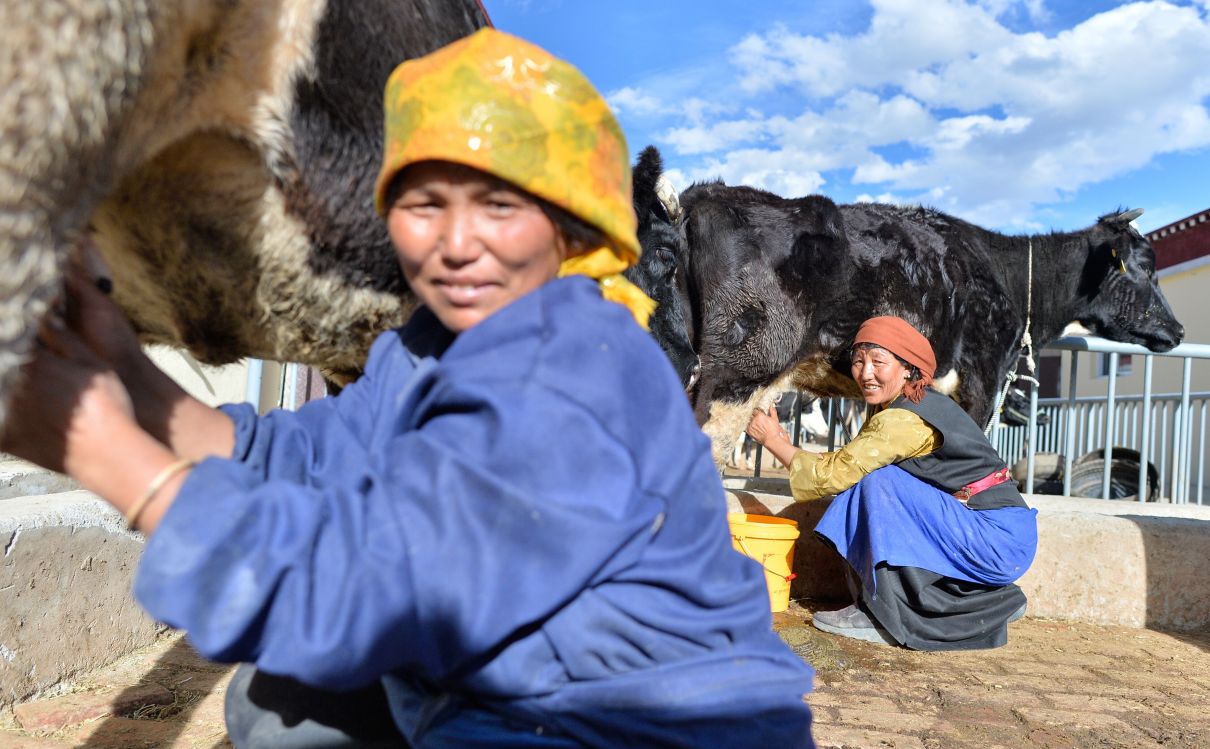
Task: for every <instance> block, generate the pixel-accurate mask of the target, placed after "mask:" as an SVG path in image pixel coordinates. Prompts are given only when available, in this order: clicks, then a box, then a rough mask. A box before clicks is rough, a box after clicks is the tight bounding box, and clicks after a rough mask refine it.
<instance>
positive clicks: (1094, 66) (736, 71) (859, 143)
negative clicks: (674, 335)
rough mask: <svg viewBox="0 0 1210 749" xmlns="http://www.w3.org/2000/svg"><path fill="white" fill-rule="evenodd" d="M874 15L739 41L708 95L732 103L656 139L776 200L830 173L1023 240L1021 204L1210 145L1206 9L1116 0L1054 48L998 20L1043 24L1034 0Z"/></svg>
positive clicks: (695, 170) (886, 10)
mask: <svg viewBox="0 0 1210 749" xmlns="http://www.w3.org/2000/svg"><path fill="white" fill-rule="evenodd" d="M871 5H872V6H873V16H872V18H871V20H870V23H869V25H868V27H867V28H866V29H865V30H863V31H862V32H860V33H858V34H856V35H851V36H842V35H838V34H831V35H827V36H811V35H808V34H802V33H797V32H795V31H793V30H791V29H789V28H786V27H784V26H782V27H776V28H773V29H771V30H769V31H768V32H767V33H764V34H752V35H749V36H746V37H744V38H743V39H741V40H740V41H739V42H738V43H737V44H736V45H735V46H734V47H733V48H732V49H731V50H730V52H729V59H730V61H731V63H732V65H733V66H734V68H733V75H734V76H735V79H734V80H731V81H720V82H719V88H720V90H727V91H731V92H734V91H736V90H737V88H738V90H739V91H740V92H741V93H742V95H741V96H739V97H732V99H731V100H730V101H726V102H720V103H718V104H716V105H715V106H714V107H713V108H712V107H710V106H707V104H706V102H705V101H703V100H700V99H699V100H695V101H694V103H693V105H692V107H686V106H685V105H684V104H683V103H682V104H679V105H671V106H670V108H673V107H679V108H680V110H681V111H682V113H683V114H684V115H685V116H684V117H682V119H681V120H680V121H679V122H678V123H677V124H676V125H675V126H673V127H669V128H667V129H666V130H665V131H664V135H663V137H662V139H660V142H661V143H662V144H663V145H665V146H670V147H671V148H672V149H673V150H674V151H675V152H676V153H677V154H679V155H680V156H682V157H689V158H690V162H686V163H691V165H689V166H686V164H685V163H682V164H681V166H682V169H683V171H684V174H685V175H686V176H689V177H691V178H693V179H701V178H708V177H722V178H724V179H725V180H727V181H728V182H747V183H748V184H754V185H757V186H761V187H765V188H766V189H770V190H773V191H775V192H779V193H781V194H783V195H787V196H790V195H802V194H806V192H809V191H810V190H807V189H804V188H808V187H809V188H811V189H819V188H820V187H822V186H823V185H824V184H826V181H827V177H828V174H829V173H830V172H833V171H836V172H837V173H838V174H844V175H851V182H852V183H856V184H868V185H874V186H876V187H875V189H873V190H871V191H870V193H871V194H873V193H881V194H882V195H895V196H900V197H901V198H902V199H903V200H905V201H908V202H913V201H919V202H926V203H929V204H932V205H936V206H937V207H939V208H943V209H945V210H949V211H952V212H955V213H958V214H959V215H962V216H963V217H964V218H968V219H970V220H974V221H980V222H985V223H987V224H991V225H997V226H1012V225H1019V226H1022V227H1026V226H1028V225H1029V222H1028V221H1026V220H1025V219H1023V218H1022V217H1023V216H1026V215H1027V214H1030V213H1031V211H1032V209H1033V207H1034V206H1037V205H1040V204H1045V203H1052V202H1057V201H1062V200H1065V199H1068V198H1070V197H1071V196H1072V195H1073V194H1074V193H1075V192H1077V191H1079V190H1080V189H1081V188H1083V187H1086V186H1088V185H1090V184H1092V183H1096V182H1099V181H1103V180H1107V179H1110V178H1112V177H1116V176H1119V175H1122V174H1125V173H1128V172H1130V171H1132V170H1136V169H1139V168H1140V167H1143V166H1145V165H1146V164H1148V163H1150V162H1151V161H1152V160H1153V159H1154V158H1155V157H1156V156H1157V155H1160V154H1165V153H1172V152H1179V151H1185V150H1191V149H1200V148H1205V147H1207V146H1210V112H1208V111H1207V106H1206V104H1207V100H1208V98H1210V68H1207V66H1206V64H1205V61H1206V60H1208V59H1210V0H1196V4H1194V5H1188V4H1186V5H1175V4H1172V3H1169V2H1164V1H1163V0H1148V1H1146V2H1134V3H1128V4H1122V5H1119V6H1117V7H1115V8H1113V9H1111V10H1108V11H1105V12H1103V13H1100V14H1098V15H1095V16H1093V17H1091V18H1088V19H1086V20H1085V21H1083V22H1081V23H1079V24H1077V25H1075V26H1074V27H1072V28H1069V29H1066V30H1063V31H1060V32H1058V33H1055V34H1053V35H1051V36H1047V35H1044V34H1042V33H1039V32H1015V31H1013V30H1010V29H1009V28H1008V27H1007V26H1006V25H1004V23H1002V20H1003V19H1005V18H1007V17H1009V16H1010V15H1011V16H1012V17H1013V18H1021V17H1026V18H1028V19H1031V20H1032V21H1034V22H1039V21H1042V20H1045V19H1047V18H1049V11H1048V10H1047V8H1046V6H1045V4H1044V3H1043V2H1041V0H872V1H871ZM1018 28H1019V26H1018ZM737 98H738V99H739V100H737ZM774 103H775V104H776V106H774V105H773V104H774ZM750 109H756V110H758V112H756V113H754V112H752V111H748V110H750ZM759 110H765V111H774V112H777V113H776V114H771V115H768V116H763V115H759ZM690 113H692V114H690ZM682 161H683V162H684V159H682Z"/></svg>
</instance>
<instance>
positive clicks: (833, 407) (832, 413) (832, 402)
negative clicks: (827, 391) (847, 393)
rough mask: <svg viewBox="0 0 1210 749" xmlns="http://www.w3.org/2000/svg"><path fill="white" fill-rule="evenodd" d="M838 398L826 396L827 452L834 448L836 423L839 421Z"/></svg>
mask: <svg viewBox="0 0 1210 749" xmlns="http://www.w3.org/2000/svg"><path fill="white" fill-rule="evenodd" d="M839 414H840V399H839V398H828V452H832V451H833V450H835V449H836V423H837V422H838V421H839V418H838V416H839Z"/></svg>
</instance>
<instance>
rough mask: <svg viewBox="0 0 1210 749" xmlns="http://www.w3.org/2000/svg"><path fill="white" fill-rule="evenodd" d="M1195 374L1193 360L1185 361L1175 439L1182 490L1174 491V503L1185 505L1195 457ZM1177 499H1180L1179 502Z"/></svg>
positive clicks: (1187, 499)
mask: <svg viewBox="0 0 1210 749" xmlns="http://www.w3.org/2000/svg"><path fill="white" fill-rule="evenodd" d="M1192 372H1193V360H1192V359H1188V358H1187V359H1185V366H1184V367H1183V368H1182V370H1181V417H1180V419H1179V420H1178V421H1177V432H1176V434H1175V435H1174V437H1173V439H1174V440H1176V439H1179V440H1180V446H1179V448H1176V447H1174V452H1173V459H1174V460H1176V461H1177V465H1178V466H1179V467H1180V468H1179V470H1178V471H1176V472H1175V473H1176V475H1177V477H1178V479H1179V480H1180V482H1181V483H1180V488H1179V489H1174V491H1173V496H1172V501H1173V502H1174V503H1176V502H1178V501H1179V502H1180V503H1181V504H1185V503H1187V502H1188V501H1189V461H1190V458H1192V457H1193V454H1192V453H1193V451H1192V449H1191V447H1190V443H1191V442H1192V436H1193V424H1192V421H1193V419H1192V418H1190V417H1191V414H1190V410H1189V379H1190V376H1191V375H1192ZM1177 497H1180V499H1179V500H1178V499H1177Z"/></svg>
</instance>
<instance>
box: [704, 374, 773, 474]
mask: <svg viewBox="0 0 1210 749" xmlns="http://www.w3.org/2000/svg"><path fill="white" fill-rule="evenodd" d="M792 388H793V385H792V384H791V382H790V376H789V375H785V376H783V377H781V378H780V379H779V380H777V381H776V382H774V383H773V384H772V385H769V386H767V387H764V388H761V389H760V390H757V391H756V392H754V393H753V394H752V395H751V396H750V397H749V398H748V400H746V401H744V402H743V403H727V402H725V401H715V402H714V403H711V404H710V418H709V419H707V420H706V423H705V424H703V425H702V431H703V432H705V433H706V436H707V437H709V438H710V443H711V446H712V453H713V455H714V465H715V466H717V467H718V469H719V471H720V472H721V471H722V468H723V466H724V465H726V464H727V459H728V457H729V456H730V455H731V452H732V450H734V449H735V444H736V442H738V441H739V438H740V435H742V434H743V433H744V430H746V429H747V428H748V422H750V421H752V414H753V412H755V411H758V410H759V411H765V410H768V408H769V407H770V406H772V405H773V404H774V403H776V402H777V396H778V394H779V393H781V392H782V391H783V390H790V389H792Z"/></svg>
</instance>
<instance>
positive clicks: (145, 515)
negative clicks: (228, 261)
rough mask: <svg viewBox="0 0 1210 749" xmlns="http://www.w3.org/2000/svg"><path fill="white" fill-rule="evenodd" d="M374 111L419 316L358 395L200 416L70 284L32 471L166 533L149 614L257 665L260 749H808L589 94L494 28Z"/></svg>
mask: <svg viewBox="0 0 1210 749" xmlns="http://www.w3.org/2000/svg"><path fill="white" fill-rule="evenodd" d="M385 112H386V151H385V155H384V160H383V165H382V169H381V173H380V175H379V178H378V182H377V191H376V195H375V199H376V203H377V206H378V210H379V212H380V213H381V214H382V216H383V217H384V219H385V221H386V225H387V229H388V232H389V234H390V237H391V241H392V243H393V244H394V246H395V251H396V255H397V257H398V260H399V264H400V267H401V268H402V270H403V273H404V275H405V277H406V278H407V281H408V283H409V285H410V286H411V288H412V289H413V291H414V292H415V294H416V296H417V297H418V298H419V300H420V301H421V303H422V306H421V307H420V308H419V309H418V310H417V311H416V313H415V314H414V316H413V317H412V319H411V320H410V321H409V322H408V323H407V324H406V325H405V326H404V327H403V328H401V329H399V330H394V331H390V332H388V333H385V334H383V335H382V336H380V337H379V338H378V340H377V341H376V342H375V344H374V347H373V349H372V351H371V352H370V357H369V361H368V362H367V364H366V372H365V375H364V376H363V377H362V378H361V379H360V380H358V381H357V382H355V383H353V384H352V385H350V386H349V387H348V388H346V389H345V390H344V391H343V392H342V393H341V394H340V395H339V396H337V397H335V398H329V399H325V400H321V401H316V402H314V403H310V404H307V405H306V406H304V407H303V408H302V409H301V410H299V411H298V412H296V413H290V412H273V413H271V414H269V415H267V416H264V417H259V418H258V417H257V415H256V414H255V413H253V411H252V410H251V408H250V407H248V406H246V405H240V406H229V407H224V408H223V409H222V410H221V411H218V410H212V409H209V408H207V407H205V406H203V405H202V404H200V403H198V402H197V401H194V400H192V399H190V398H188V396H186V395H185V394H184V393H182V392H181V391H180V390H179V388H176V386H175V385H173V384H172V383H171V382H170V381H167V380H166V379H165V378H164V377H163V375H161V374H159V372H158V371H157V370H155V368H154V367H153V366H152V365H151V364H150V363H149V362H148V361H147V360H146V358H145V357H143V356H142V354H141V352H139V350H138V347H137V344H134V343H133V336H132V335H131V334H130V333H129V329H128V328H126V327H124V326H122V325H119V326H118V329H119V332H118V333H112V332H110V333H105V332H98V331H95V330H93V329H92V328H89V327H87V326H86V325H83V324H82V323H80V320H81V319H85V318H86V319H96V318H97V317H98V316H100V317H105V316H106V315H108V319H114V318H115V309H114V308H113V307H112V306H111V305H109V303H108V301H107V300H106V299H105V297H104V296H102V295H100V294H99V293H98V292H96V290H95V289H92V288H90V284H88V283H76V284H75V285H74V287H73V305H72V308H74V309H83V310H85V313H84V314H83V315H82V316H81V317H80V318H78V319H76V320H74V323H76V324H74V330H65V329H64V328H63V326H62V325H61V324H58V323H56V324H55V325H54V326H53V327H52V328H50V329H48V330H47V331H46V332H45V334H44V336H43V339H44V341H45V343H46V345H47V349H46V354H45V355H44V356H42V357H40V358H39V360H38V361H37V362H36V363H35V365H34V370H35V371H34V373H33V377H32V378H31V380H32V382H33V387H34V388H35V392H34V394H33V395H32V397H30V396H27V397H28V398H29V400H35V399H38V398H51V397H52V396H53V394H54V393H56V392H58V393H60V394H61V395H63V397H59V398H58V400H55V401H54V405H53V408H52V410H55V413H54V414H52V416H53V418H52V419H51V421H52V422H53V423H54V424H58V425H59V427H61V428H60V429H51V430H50V431H49V433H43V434H41V435H40V436H37V437H36V438H35V439H31V440H29V441H27V442H23V443H21V444H19V445H15V446H12V447H15V449H17V450H18V451H20V452H23V453H24V454H26V455H29V456H31V457H33V456H36V457H40V458H41V459H43V460H44V461H45V462H47V463H50V464H52V465H55V466H56V467H59V468H66V469H67V470H69V471H70V472H71V473H72V474H73V475H75V476H76V477H77V478H79V479H80V480H81V482H82V483H84V484H85V486H87V487H89V488H91V489H93V490H94V491H96V492H97V493H98V494H100V495H101V496H103V497H105V498H106V499H108V500H109V501H110V502H111V503H112V504H113V505H114V506H115V507H117V508H118V509H119V510H121V511H122V512H123V513H124V514H125V515H126V517H127V519H128V521H129V523H130V524H131V526H133V527H136V528H138V529H139V530H142V531H143V532H145V533H148V534H153V535H152V536H151V538H150V540H149V542H148V544H147V549H146V552H145V554H144V556H143V560H142V562H141V565H140V569H139V575H138V579H137V581H136V585H135V593H136V596H137V597H138V599H139V601H140V602H141V603H142V604H143V605H144V606H145V607H146V608H147V610H148V611H149V612H151V613H152V614H153V615H154V616H156V617H157V618H159V619H160V620H162V621H165V622H168V623H170V624H172V625H173V626H177V627H181V628H184V629H186V630H188V632H189V636H190V639H191V641H192V642H193V643H194V645H195V646H196V647H197V648H198V649H199V650H200V651H201V652H202V654H204V655H206V656H207V657H210V658H213V659H217V660H223V661H246V662H249V664H255V665H254V666H253V665H245V666H242V667H241V668H240V669H239V670H238V672H237V674H236V676H235V678H234V679H233V680H232V683H231V686H230V688H229V690H228V703H227V717H228V727H229V730H230V734H231V738H232V740H233V742H234V743H235V744H236V746H238V747H240V749H246V748H247V747H301V746H307V747H319V746H324V747H344V746H412V747H460V748H462V749H470V748H473V747H486V746H492V747H498V746H510V747H529V746H533V747H572V746H597V747H618V746H757V745H761V746H764V745H768V746H777V747H787V748H790V747H809V746H811V737H810V710H809V709H808V708H807V706H806V704H805V703H804V702H803V695H804V694H805V693H806V692H808V691H810V689H811V682H812V672H811V669H810V667H809V666H807V665H806V664H804V663H803V662H802V661H801V659H799V658H798V657H797V656H796V655H794V653H793V652H791V651H790V650H789V649H788V648H787V647H786V646H785V644H784V643H782V642H781V640H780V639H779V638H778V637H777V635H776V634H774V633H773V631H772V628H771V621H770V612H769V608H768V598H767V594H766V592H765V587H764V573H763V571H762V570H761V569H760V567H759V566H757V565H756V564H755V563H753V562H751V560H747V559H745V558H744V557H742V556H740V555H738V554H736V553H734V551H732V549H731V542H730V537H729V535H728V531H727V524H726V519H725V516H724V515H725V503H724V500H723V493H722V486H721V483H720V481H719V478H718V475H717V473H716V472H715V470H714V467H713V463H712V460H711V458H710V451H709V444H708V441H707V440H706V438H705V437H704V435H702V434H701V432H700V431H699V430H698V428H697V425H696V423H695V421H694V419H693V415H692V413H691V412H690V410H689V406H688V404H687V402H686V401H685V398H684V395H683V393H682V391H681V386H680V382H679V381H678V379H677V378H676V375H675V374H674V373H673V371H672V368H671V366H670V365H669V363H668V361H667V359H666V358H665V357H664V355H663V353H662V352H661V351H660V349H659V347H658V346H657V345H656V344H655V342H654V340H652V338H651V337H650V336H649V335H647V334H646V332H645V331H644V330H643V329H642V327H640V325H639V324H636V320H637V321H638V322H639V323H640V324H641V323H642V322H644V321H645V319H646V315H647V314H648V313H649V312H650V310H651V304H650V302H649V300H647V298H646V297H644V296H643V295H642V294H641V293H639V292H638V291H637V290H636V289H635V288H633V287H632V286H630V285H629V284H628V283H627V282H626V281H625V280H624V279H623V278H622V277H621V276H619V275H618V273H619V272H620V271H621V270H623V269H624V268H626V267H627V266H628V265H629V264H631V263H633V262H634V261H635V259H636V258H637V257H638V253H639V246H638V242H637V240H636V238H635V223H636V222H635V216H634V213H633V210H632V209H631V196H630V190H631V188H630V170H629V155H628V153H627V149H626V144H625V141H624V139H623V138H622V134H621V131H620V130H619V128H618V125H617V122H616V121H615V120H614V118H613V116H612V114H610V112H609V109H608V107H607V106H606V105H605V103H604V101H603V99H602V98H601V96H600V95H599V94H598V93H597V92H596V91H595V90H594V89H593V88H592V86H591V85H590V84H589V83H588V81H587V80H585V79H584V77H583V76H582V75H581V74H580V73H579V72H578V71H576V70H575V69H574V68H573V67H572V66H570V65H568V64H567V63H565V62H563V61H561V60H558V59H555V58H553V57H551V56H550V55H549V54H547V53H546V52H544V51H542V50H541V49H538V48H537V47H534V46H533V45H530V44H527V43H525V42H523V41H521V40H519V39H516V38H514V37H511V36H509V35H507V34H503V33H500V32H498V31H494V30H490V29H489V30H484V31H480V32H478V33H476V34H474V35H472V36H470V37H467V38H466V39H463V40H461V41H459V42H456V43H454V44H452V45H449V46H448V47H445V48H443V49H441V50H438V51H437V52H435V53H433V54H431V55H429V56H427V57H424V58H421V59H418V60H414V61H410V62H407V63H404V64H403V65H401V66H400V67H399V68H398V69H397V70H396V71H395V73H394V74H393V75H392V76H391V79H390V82H389V83H388V85H387V88H386V97H385ZM131 398H133V402H132V401H131ZM77 404H84V407H82V408H79V407H76V406H77ZM41 405H45V404H41ZM42 416H43V418H45V417H46V414H45V413H43V414H42ZM20 421H21V420H20V419H17V423H18V425H20ZM29 423H30V424H33V422H32V421H31V422H29ZM35 426H36V425H35ZM28 433H29V432H28V431H27V434H28ZM56 456H65V457H60V458H58V459H57V458H56ZM56 460H58V462H56ZM350 689H356V690H360V691H356V692H354V693H352V695H351V696H350V695H347V694H345V695H342V694H340V693H338V692H337V691H335V690H350Z"/></svg>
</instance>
